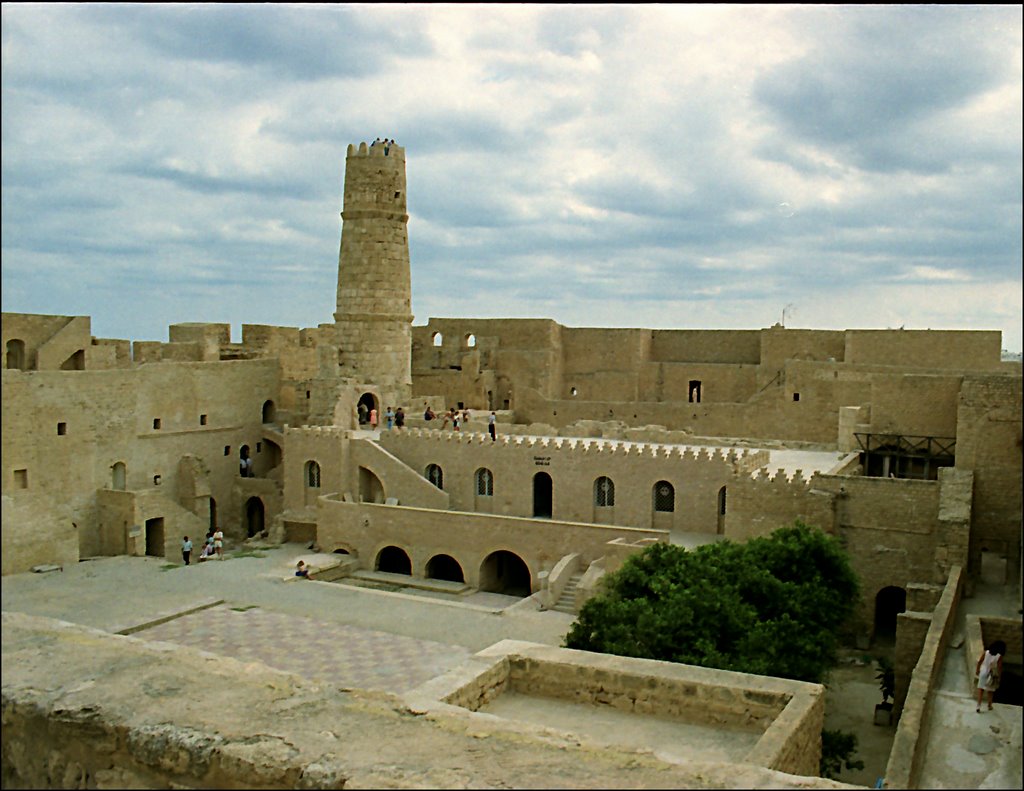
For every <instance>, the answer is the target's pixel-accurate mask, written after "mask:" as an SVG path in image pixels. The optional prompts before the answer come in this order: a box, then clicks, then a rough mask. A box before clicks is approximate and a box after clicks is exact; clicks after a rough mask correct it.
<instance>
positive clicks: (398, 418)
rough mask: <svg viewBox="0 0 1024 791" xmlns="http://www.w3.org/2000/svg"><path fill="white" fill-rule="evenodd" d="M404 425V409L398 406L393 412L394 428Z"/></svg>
mask: <svg viewBox="0 0 1024 791" xmlns="http://www.w3.org/2000/svg"><path fill="white" fill-rule="evenodd" d="M404 425H405V410H404V409H402V407H398V411H397V412H395V428H396V429H401V428H402V427H403V426H404Z"/></svg>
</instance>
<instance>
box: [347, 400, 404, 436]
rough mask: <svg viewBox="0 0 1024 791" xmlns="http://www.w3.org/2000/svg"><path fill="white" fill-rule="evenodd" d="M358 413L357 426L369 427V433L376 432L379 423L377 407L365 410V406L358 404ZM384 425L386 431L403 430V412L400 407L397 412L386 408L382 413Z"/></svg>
mask: <svg viewBox="0 0 1024 791" xmlns="http://www.w3.org/2000/svg"><path fill="white" fill-rule="evenodd" d="M356 411H357V412H358V420H359V425H361V426H362V425H367V424H368V425H369V426H370V431H376V430H377V424H378V423H379V422H380V416H379V415H378V414H377V407H370V408H367V406H366V404H362V403H361V404H359V405H358V406H357V407H356ZM384 425H385V426H387V430H388V431H391V429H393V428H403V427H404V426H405V412H404V411H403V410H402V407H398V409H397V411H396V410H394V409H392V408H391V407H388V409H387V411H386V412H385V413H384Z"/></svg>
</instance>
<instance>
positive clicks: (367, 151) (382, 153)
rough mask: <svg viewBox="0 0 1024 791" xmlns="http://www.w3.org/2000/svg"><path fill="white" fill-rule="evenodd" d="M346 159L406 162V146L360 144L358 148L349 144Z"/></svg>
mask: <svg viewBox="0 0 1024 791" xmlns="http://www.w3.org/2000/svg"><path fill="white" fill-rule="evenodd" d="M345 156H346V158H351V157H374V158H376V157H380V158H382V159H383V158H384V157H388V158H389V159H391V158H393V159H394V160H395V161H398V160H401V161H402V162H403V163H404V162H405V146H399V145H389V144H386V143H377V144H376V145H373V144H370V145H367V144H366V143H360V144H359V145H358V146H357V145H355V144H354V143H349V144H348V150H347V151H346V154H345Z"/></svg>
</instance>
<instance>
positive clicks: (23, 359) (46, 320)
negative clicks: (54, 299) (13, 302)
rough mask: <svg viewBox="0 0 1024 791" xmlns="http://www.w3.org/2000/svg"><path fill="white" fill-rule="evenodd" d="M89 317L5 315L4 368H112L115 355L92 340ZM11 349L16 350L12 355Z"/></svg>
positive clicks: (32, 369)
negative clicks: (14, 348) (13, 347)
mask: <svg viewBox="0 0 1024 791" xmlns="http://www.w3.org/2000/svg"><path fill="white" fill-rule="evenodd" d="M91 326H92V322H91V319H90V318H89V317H88V316H50V315H42V314H35V313H4V314H3V343H4V350H5V353H6V358H5V360H4V368H5V369H6V368H16V369H18V370H22V371H84V370H98V369H109V368H114V367H116V365H117V358H116V352H115V351H114V350H113V349H111V348H109V347H108V346H105V345H96V344H94V343H93V339H92V334H91V332H92V330H91ZM12 346H15V347H17V349H16V350H15V351H14V352H13V353H12Z"/></svg>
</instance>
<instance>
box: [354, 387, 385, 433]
mask: <svg viewBox="0 0 1024 791" xmlns="http://www.w3.org/2000/svg"><path fill="white" fill-rule="evenodd" d="M373 409H377V399H376V398H374V397H373V393H363V394H362V395H361V396H359V403H357V404H356V412H357V413H358V415H359V423H360V425H362V424H364V423H369V422H370V411H371V410H373ZM377 414H378V415H379V414H380V410H379V409H377Z"/></svg>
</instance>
